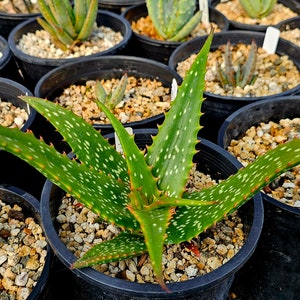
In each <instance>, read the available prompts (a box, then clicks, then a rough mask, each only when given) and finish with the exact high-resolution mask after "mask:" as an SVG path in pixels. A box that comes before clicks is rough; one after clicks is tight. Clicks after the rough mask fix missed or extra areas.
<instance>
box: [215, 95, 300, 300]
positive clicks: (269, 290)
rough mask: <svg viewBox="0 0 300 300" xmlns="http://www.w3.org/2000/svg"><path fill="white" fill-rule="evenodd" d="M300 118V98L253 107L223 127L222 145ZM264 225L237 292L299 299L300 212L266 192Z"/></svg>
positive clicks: (247, 295) (243, 296) (245, 295)
mask: <svg viewBox="0 0 300 300" xmlns="http://www.w3.org/2000/svg"><path fill="white" fill-rule="evenodd" d="M296 117H298V118H299V117H300V97H299V96H290V97H280V98H276V99H268V100H263V101H259V102H256V103H252V104H249V105H247V106H244V107H243V108H241V109H239V110H237V111H236V112H234V113H233V114H232V115H231V116H229V117H228V118H227V119H226V120H225V122H224V124H223V125H222V127H221V129H220V132H219V136H218V144H219V145H220V146H222V147H223V148H225V149H226V148H227V147H228V145H229V144H230V141H231V140H232V139H239V138H241V137H242V136H243V135H244V133H245V131H246V130H247V129H248V128H249V127H251V126H252V125H254V126H255V125H258V124H259V123H260V122H268V121H270V120H272V121H275V122H278V121H279V120H280V119H284V118H296ZM262 197H263V201H264V207H265V213H264V225H263V231H262V234H261V237H260V240H259V242H258V245H257V249H256V251H255V253H254V255H253V256H252V257H251V258H250V259H249V261H248V262H247V263H246V264H245V266H244V267H243V268H242V269H241V271H240V272H238V273H237V276H236V280H235V282H234V285H233V291H234V292H235V293H236V294H237V295H238V296H239V297H240V299H258V300H262V299H298V297H299V292H300V257H299V248H300V235H299V231H300V209H299V208H296V207H292V206H289V205H286V204H284V203H281V202H279V201H278V200H276V199H274V198H272V197H270V196H268V195H266V194H264V193H262Z"/></svg>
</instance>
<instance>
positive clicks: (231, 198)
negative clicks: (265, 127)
mask: <svg viewBox="0 0 300 300" xmlns="http://www.w3.org/2000/svg"><path fill="white" fill-rule="evenodd" d="M299 163H300V139H295V140H293V141H291V142H288V143H286V144H281V145H279V146H278V147H276V148H275V149H273V150H270V151H268V152H267V153H266V154H264V155H262V156H260V157H259V158H258V159H256V160H255V162H253V163H252V164H249V165H248V166H247V167H245V168H242V169H240V170H239V171H238V172H237V173H236V174H234V175H232V176H230V177H229V178H228V179H226V180H224V181H221V182H220V183H219V184H218V185H216V186H212V187H210V188H208V189H204V190H201V191H199V192H193V193H190V194H189V193H185V194H184V196H185V197H187V198H191V199H202V200H203V199H205V200H207V201H217V203H215V204H213V205H206V206H199V207H192V206H182V207H178V208H177V210H176V214H175V215H174V217H173V218H172V220H171V224H170V226H169V228H168V229H167V234H168V237H167V242H168V243H175V244H177V243H180V242H182V241H188V240H190V239H191V238H192V237H195V236H197V235H198V234H199V233H201V232H203V231H204V230H205V229H207V228H208V227H210V226H211V225H213V224H214V223H215V222H216V221H219V220H221V219H222V218H223V217H224V216H225V215H228V214H230V213H231V212H232V211H234V210H236V209H237V208H238V207H240V206H241V205H242V204H243V203H245V202H246V201H248V200H249V199H250V198H252V197H253V195H255V194H256V193H257V192H259V191H260V190H261V189H262V188H263V187H264V186H266V185H268V184H269V183H270V182H271V181H272V180H273V179H274V178H276V177H277V176H279V175H280V174H281V173H283V172H285V171H287V170H288V169H290V168H292V167H293V166H296V165H298V164H299Z"/></svg>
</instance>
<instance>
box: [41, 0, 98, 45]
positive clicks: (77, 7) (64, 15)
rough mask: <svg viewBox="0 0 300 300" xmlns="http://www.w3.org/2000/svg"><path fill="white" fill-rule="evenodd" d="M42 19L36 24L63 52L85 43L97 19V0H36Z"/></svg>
mask: <svg viewBox="0 0 300 300" xmlns="http://www.w3.org/2000/svg"><path fill="white" fill-rule="evenodd" d="M38 6H39V9H40V12H41V14H42V16H43V18H40V17H38V18H37V21H38V23H39V24H40V25H41V26H42V27H43V28H44V29H45V30H46V31H48V32H49V34H50V36H51V38H52V40H53V43H54V44H55V45H56V46H57V47H59V48H61V49H63V50H65V49H67V48H68V47H72V46H74V45H76V44H78V43H81V42H83V41H85V40H86V39H87V38H88V37H89V36H90V34H91V32H92V30H93V26H94V24H95V21H96V17H97V10H98V1H97V0H74V6H72V4H71V3H70V1H69V0H38Z"/></svg>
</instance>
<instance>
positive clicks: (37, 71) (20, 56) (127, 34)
mask: <svg viewBox="0 0 300 300" xmlns="http://www.w3.org/2000/svg"><path fill="white" fill-rule="evenodd" d="M96 21H97V24H98V26H105V27H109V28H111V29H113V30H114V31H117V32H118V31H119V32H121V33H122V35H123V40H122V41H121V42H120V43H119V44H117V45H115V46H113V47H111V48H109V49H107V50H104V51H101V52H99V53H96V54H91V55H88V56H81V57H77V58H65V59H49V58H39V57H34V56H31V55H28V54H25V53H24V52H22V51H21V50H19V49H18V46H17V45H18V42H19V40H20V39H21V37H22V35H24V34H27V33H33V32H35V31H36V30H41V29H42V27H41V26H40V25H39V23H38V22H37V20H36V18H31V19H29V20H27V21H24V22H22V23H21V24H19V25H18V26H16V27H15V28H14V29H13V30H12V31H11V33H10V35H9V37H8V43H9V46H10V48H11V51H12V53H13V55H14V56H15V59H16V61H17V64H18V65H19V67H20V69H21V71H22V73H23V77H24V79H25V80H26V86H28V87H29V88H31V89H33V88H34V86H35V84H36V83H37V82H38V80H39V79H40V78H41V77H42V76H43V75H44V74H46V73H47V72H49V71H50V70H52V69H54V68H55V67H58V66H61V65H63V64H65V63H68V62H77V63H78V62H81V61H85V60H87V59H89V58H92V57H97V56H102V55H114V54H117V53H121V51H123V50H124V48H125V47H126V46H127V44H128V42H129V40H130V38H131V34H132V31H131V27H130V24H129V23H128V22H127V20H125V19H124V18H123V17H122V16H120V15H118V14H115V13H112V12H108V11H102V10H99V11H98V14H97V19H96Z"/></svg>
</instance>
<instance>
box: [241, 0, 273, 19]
mask: <svg viewBox="0 0 300 300" xmlns="http://www.w3.org/2000/svg"><path fill="white" fill-rule="evenodd" d="M239 2H240V4H241V6H242V7H243V9H244V11H245V12H246V14H247V16H249V17H250V18H256V19H261V18H263V17H265V16H267V15H268V14H270V12H271V11H272V9H273V7H274V5H275V4H276V3H277V0H239Z"/></svg>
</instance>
